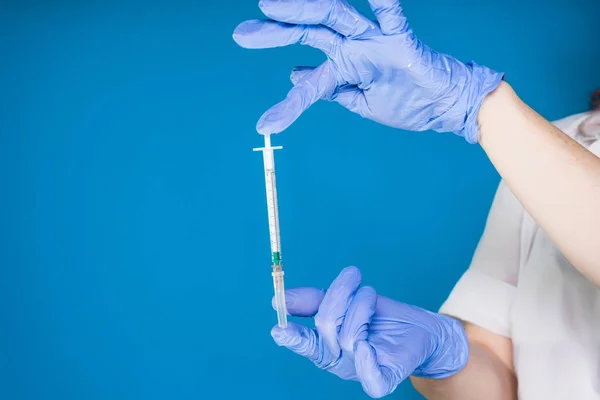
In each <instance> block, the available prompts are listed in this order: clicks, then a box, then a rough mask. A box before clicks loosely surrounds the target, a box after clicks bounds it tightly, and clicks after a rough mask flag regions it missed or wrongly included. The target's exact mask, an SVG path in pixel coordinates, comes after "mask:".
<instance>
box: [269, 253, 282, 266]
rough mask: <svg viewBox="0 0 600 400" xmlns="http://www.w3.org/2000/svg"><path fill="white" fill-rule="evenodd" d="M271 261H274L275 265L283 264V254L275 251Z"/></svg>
mask: <svg viewBox="0 0 600 400" xmlns="http://www.w3.org/2000/svg"><path fill="white" fill-rule="evenodd" d="M271 259H272V260H273V265H279V264H281V253H280V252H278V251H274V252H273V253H272V254H271Z"/></svg>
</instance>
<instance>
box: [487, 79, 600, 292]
mask: <svg viewBox="0 0 600 400" xmlns="http://www.w3.org/2000/svg"><path fill="white" fill-rule="evenodd" d="M478 122H479V126H480V138H479V143H480V144H481V146H482V148H483V149H484V151H485V152H486V153H487V155H488V157H489V159H490V160H491V162H492V163H493V164H494V166H495V167H496V169H497V170H498V173H499V174H500V175H501V176H502V178H503V179H504V180H505V182H506V184H507V186H508V187H509V188H510V189H511V190H512V192H513V193H514V194H515V196H516V197H517V198H518V199H519V201H520V202H521V204H523V207H524V208H525V209H526V210H527V212H529V214H530V215H531V217H532V218H533V219H534V220H535V221H536V223H537V224H538V225H539V226H540V227H541V228H542V229H543V230H544V231H545V232H546V234H548V236H549V237H550V238H551V239H552V241H553V242H554V244H555V245H556V246H557V247H558V248H559V249H560V250H561V252H562V253H563V254H564V255H565V257H566V258H567V259H568V260H569V261H570V262H571V264H573V266H574V267H575V268H577V269H578V270H579V272H581V273H582V274H583V275H584V276H586V277H587V278H588V279H589V280H590V281H592V282H593V283H594V284H595V285H596V286H598V287H600V158H598V157H596V156H595V155H594V154H593V153H591V152H590V151H588V150H587V149H586V148H585V147H583V146H581V145H580V144H579V143H577V142H576V141H575V140H573V139H571V138H570V137H569V136H567V135H566V134H565V133H564V132H562V131H561V130H560V129H558V128H557V127H556V126H554V125H553V124H552V123H550V122H548V121H547V120H546V119H544V118H543V117H541V116H540V115H539V114H537V113H536V112H535V111H534V110H533V109H531V108H530V107H529V106H527V104H525V103H524V102H523V101H522V100H521V99H520V98H519V97H518V96H517V95H516V93H515V92H514V91H513V89H512V88H511V87H510V86H509V84H508V83H506V82H503V83H502V84H501V85H500V86H499V87H498V88H497V89H496V90H495V91H494V92H492V93H491V94H490V95H488V96H487V97H486V99H485V100H484V102H483V104H482V106H481V109H480V111H479V114H478Z"/></svg>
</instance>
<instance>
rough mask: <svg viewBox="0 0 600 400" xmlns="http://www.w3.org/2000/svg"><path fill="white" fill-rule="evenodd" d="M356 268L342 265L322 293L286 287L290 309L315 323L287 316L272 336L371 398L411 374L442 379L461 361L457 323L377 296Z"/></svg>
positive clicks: (463, 347) (463, 346) (464, 349)
mask: <svg viewBox="0 0 600 400" xmlns="http://www.w3.org/2000/svg"><path fill="white" fill-rule="evenodd" d="M360 284H361V274H360V271H359V270H358V269H357V268H354V267H349V268H346V269H344V270H343V271H342V272H341V273H340V275H339V276H338V277H337V278H336V279H335V280H334V281H333V283H332V284H331V286H330V287H329V289H328V290H327V292H323V291H322V290H319V289H316V288H297V289H291V290H287V291H286V304H287V307H288V312H289V313H290V314H291V315H294V316H300V317H312V316H314V319H315V326H316V328H315V329H309V328H307V327H305V326H303V325H299V324H296V323H293V322H289V323H288V326H287V328H285V329H282V328H279V327H278V326H275V327H274V328H273V330H272V331H271V334H272V336H273V338H274V339H275V342H276V343H277V344H278V345H280V346H285V347H287V348H289V349H290V350H292V351H293V352H295V353H297V354H299V355H301V356H304V357H306V358H308V359H309V360H311V361H312V362H313V363H315V364H316V366H317V367H319V368H321V369H324V370H327V371H329V372H332V373H334V374H335V375H337V376H339V377H340V378H342V379H347V380H357V381H360V383H361V384H362V387H363V389H364V390H365V392H366V393H367V394H368V395H369V396H371V397H374V398H379V397H383V396H386V395H388V394H390V393H392V392H393V391H394V390H395V389H396V387H397V386H398V384H400V382H402V381H403V380H404V379H406V378H407V377H408V376H410V375H413V376H417V377H423V378H433V379H435V378H445V377H448V376H451V375H453V374H455V373H456V372H458V371H460V370H461V369H462V368H463V367H464V366H465V365H466V363H467V359H468V356H469V354H468V342H467V338H466V334H465V332H464V330H463V328H462V325H461V324H460V323H459V322H458V321H456V320H454V319H452V318H450V317H446V316H443V315H439V314H435V313H432V312H429V311H426V310H423V309H420V308H418V307H414V306H410V305H407V304H403V303H399V302H397V301H394V300H391V299H388V298H386V297H383V296H378V295H377V293H376V292H375V290H373V288H371V287H368V286H363V287H360Z"/></svg>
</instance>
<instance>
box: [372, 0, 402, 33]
mask: <svg viewBox="0 0 600 400" xmlns="http://www.w3.org/2000/svg"><path fill="white" fill-rule="evenodd" d="M369 4H370V5H371V9H372V10H373V13H374V14H375V16H376V17H377V21H378V22H379V28H380V29H381V32H382V33H383V34H384V35H396V34H399V33H402V32H404V31H405V30H406V25H407V22H406V17H405V16H404V12H403V11H402V7H401V6H400V1H399V0H369Z"/></svg>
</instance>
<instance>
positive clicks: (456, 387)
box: [410, 323, 517, 400]
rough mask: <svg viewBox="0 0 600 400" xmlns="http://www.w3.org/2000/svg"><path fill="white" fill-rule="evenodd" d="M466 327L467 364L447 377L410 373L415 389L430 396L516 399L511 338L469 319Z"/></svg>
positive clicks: (445, 399) (469, 399) (432, 399)
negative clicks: (422, 375) (438, 377)
mask: <svg viewBox="0 0 600 400" xmlns="http://www.w3.org/2000/svg"><path fill="white" fill-rule="evenodd" d="M465 331H466V333H467V337H468V339H469V361H468V362H467V365H466V366H465V368H463V369H462V370H461V371H460V372H458V373H457V374H455V375H452V376H451V377H449V378H446V379H423V378H416V377H411V378H410V379H411V382H412V384H413V386H414V387H415V389H417V391H418V392H419V393H421V394H422V395H423V396H425V397H426V398H427V399H429V400H438V399H439V400H442V399H443V400H454V399H456V400H479V399H486V400H516V399H517V378H516V376H515V373H514V367H513V360H512V341H511V340H510V339H508V338H506V337H504V336H500V335H496V334H494V333H492V332H490V331H488V330H487V329H484V328H481V327H479V326H476V325H473V324H469V323H466V324H465Z"/></svg>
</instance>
